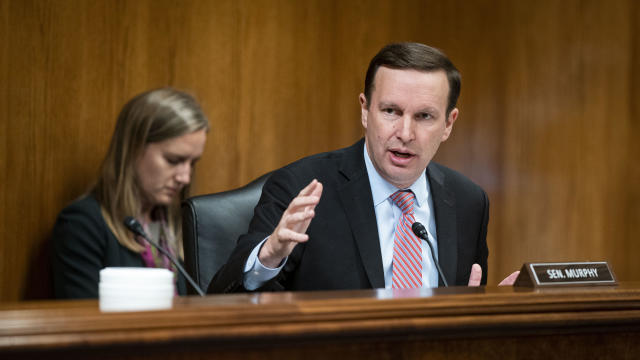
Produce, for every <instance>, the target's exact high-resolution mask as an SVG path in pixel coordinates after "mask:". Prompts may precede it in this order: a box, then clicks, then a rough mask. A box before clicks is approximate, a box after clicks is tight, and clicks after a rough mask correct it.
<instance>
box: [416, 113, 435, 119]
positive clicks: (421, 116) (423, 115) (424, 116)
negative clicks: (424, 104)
mask: <svg viewBox="0 0 640 360" xmlns="http://www.w3.org/2000/svg"><path fill="white" fill-rule="evenodd" d="M419 117H420V119H424V120H429V119H431V118H433V116H431V114H429V113H422V114H420V115H419Z"/></svg>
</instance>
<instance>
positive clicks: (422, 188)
mask: <svg viewBox="0 0 640 360" xmlns="http://www.w3.org/2000/svg"><path fill="white" fill-rule="evenodd" d="M363 148H364V163H365V165H366V167H367V174H368V176H369V183H370V184H371V194H372V195H373V206H374V207H376V206H378V205H379V204H380V203H382V202H383V201H385V200H387V199H388V198H389V196H391V195H392V194H393V193H395V192H396V191H398V190H406V189H398V188H397V187H395V186H393V185H391V184H390V183H389V182H388V181H387V180H385V179H384V178H382V176H380V174H379V173H378V171H377V170H376V168H375V166H373V162H371V158H369V153H368V152H367V144H366V143H365V145H364V147H363ZM425 170H426V169H425ZM428 186H429V185H428V183H427V176H426V171H423V172H422V174H420V177H419V178H418V179H417V180H416V181H415V182H414V183H413V184H411V186H409V187H408V188H407V189H409V190H411V191H413V194H414V195H415V196H416V202H417V204H418V206H419V207H422V205H423V204H425V203H426V201H427V198H428V196H429V190H428V189H427V188H428Z"/></svg>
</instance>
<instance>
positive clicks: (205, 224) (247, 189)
mask: <svg viewBox="0 0 640 360" xmlns="http://www.w3.org/2000/svg"><path fill="white" fill-rule="evenodd" d="M269 175H271V173H268V174H265V175H262V176H261V177H259V178H257V179H256V180H254V181H252V182H251V183H249V184H247V185H245V186H244V187H241V188H238V189H235V190H230V191H225V192H220V193H215V194H209V195H201V196H195V197H192V198H189V199H186V200H185V201H183V202H182V236H183V246H184V262H185V268H186V270H187V272H188V273H189V275H191V277H193V280H194V281H195V282H196V283H197V284H198V286H200V288H202V290H203V291H205V292H206V291H207V287H208V286H209V282H210V281H211V279H212V278H213V275H215V273H216V272H217V271H218V269H220V267H222V265H223V264H224V263H225V262H226V261H227V258H228V257H229V255H230V254H231V251H232V250H233V249H234V247H235V246H236V242H237V240H238V237H239V236H240V235H242V234H244V233H246V232H247V229H248V228H249V222H250V221H251V218H252V217H253V208H254V207H255V206H256V204H257V203H258V200H259V199H260V195H261V194H262V186H263V185H264V183H265V181H267V179H268V178H269ZM188 293H189V294H196V291H195V289H193V288H192V287H191V285H189V286H188Z"/></svg>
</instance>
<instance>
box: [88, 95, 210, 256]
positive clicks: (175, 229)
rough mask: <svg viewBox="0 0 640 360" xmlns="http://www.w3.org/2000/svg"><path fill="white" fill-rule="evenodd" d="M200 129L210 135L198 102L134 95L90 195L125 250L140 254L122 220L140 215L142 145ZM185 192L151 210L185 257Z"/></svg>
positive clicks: (183, 97)
mask: <svg viewBox="0 0 640 360" xmlns="http://www.w3.org/2000/svg"><path fill="white" fill-rule="evenodd" d="M202 129H205V130H208V129H209V122H208V120H207V118H206V117H205V115H204V113H203V112H202V109H201V108H200V106H199V105H198V103H197V102H196V100H195V99H194V98H193V97H192V96H191V95H189V94H186V93H184V92H181V91H178V90H174V89H171V88H162V89H156V90H151V91H148V92H145V93H142V94H140V95H137V96H136V97H134V98H133V99H131V100H130V101H129V102H128V103H127V104H126V105H125V106H124V107H123V108H122V111H121V112H120V115H118V121H117V123H116V128H115V130H114V132H113V137H112V138H111V144H110V145H109V150H108V152H107V156H106V157H105V159H104V161H103V163H102V166H101V168H100V175H99V177H98V181H97V183H96V186H95V188H94V190H93V194H94V195H95V197H96V199H97V200H98V203H100V206H101V210H102V216H103V217H104V219H105V222H106V223H107V225H108V226H109V229H111V231H112V232H113V233H114V235H115V236H116V238H117V239H118V241H119V242H120V244H122V245H123V246H124V247H126V248H128V249H130V250H131V251H134V252H141V251H143V250H144V247H143V246H142V245H140V244H139V243H138V242H137V241H136V240H135V238H134V236H133V235H132V234H131V233H130V232H129V231H128V230H127V229H126V228H125V226H124V225H123V223H122V221H123V219H124V217H125V216H134V217H137V216H139V215H140V214H141V211H142V200H143V194H142V190H141V189H140V185H139V183H138V180H137V179H136V171H135V164H136V161H137V160H138V158H139V157H140V156H141V154H142V152H143V151H144V148H145V146H146V145H147V144H149V143H155V142H160V141H163V140H167V139H171V138H174V137H178V136H182V135H185V134H189V133H192V132H195V131H199V130H202ZM188 191H189V189H188V186H185V187H184V189H183V190H182V191H181V192H180V196H179V197H178V199H176V201H174V202H173V203H171V204H170V205H168V206H158V207H156V208H155V209H153V212H154V214H158V213H157V212H158V211H159V212H161V213H162V216H164V217H165V220H166V223H167V227H168V229H169V230H170V233H171V234H172V235H173V236H168V239H167V240H168V241H170V242H171V244H170V245H171V246H172V247H173V248H174V249H175V250H177V253H179V254H182V253H183V251H182V222H181V220H180V201H181V200H183V199H184V198H185V197H186V196H187V194H188Z"/></svg>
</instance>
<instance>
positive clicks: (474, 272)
mask: <svg viewBox="0 0 640 360" xmlns="http://www.w3.org/2000/svg"><path fill="white" fill-rule="evenodd" d="M481 280H482V268H481V267H480V265H478V264H473V265H472V266H471V274H470V275H469V286H480V281H481Z"/></svg>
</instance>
